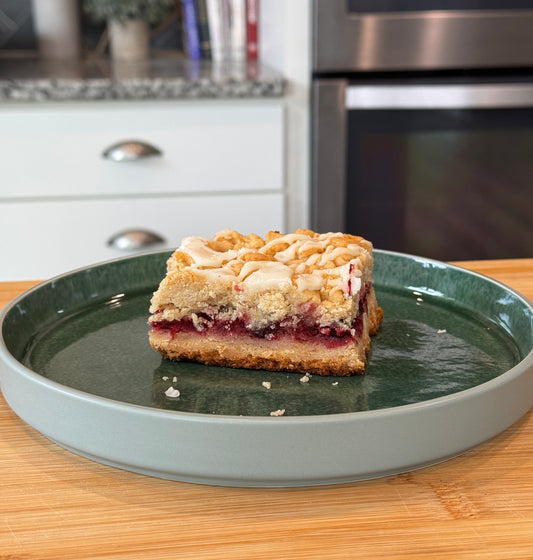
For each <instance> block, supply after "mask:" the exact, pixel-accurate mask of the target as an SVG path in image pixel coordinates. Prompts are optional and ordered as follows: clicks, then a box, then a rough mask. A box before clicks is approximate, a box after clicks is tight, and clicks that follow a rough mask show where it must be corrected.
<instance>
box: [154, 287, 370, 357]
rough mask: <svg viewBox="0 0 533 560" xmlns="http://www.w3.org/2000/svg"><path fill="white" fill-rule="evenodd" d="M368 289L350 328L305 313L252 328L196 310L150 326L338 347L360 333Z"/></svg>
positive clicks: (361, 333)
mask: <svg viewBox="0 0 533 560" xmlns="http://www.w3.org/2000/svg"><path fill="white" fill-rule="evenodd" d="M368 290H369V286H365V289H364V290H362V291H361V297H360V299H359V313H358V315H357V317H356V318H355V319H354V321H353V322H352V324H351V326H350V328H347V327H339V326H337V325H326V326H322V325H318V324H316V323H314V322H310V318H309V317H308V316H298V317H293V318H290V319H285V320H283V321H276V322H273V323H270V324H269V325H268V326H266V327H263V328H259V329H252V328H250V327H249V325H247V321H246V320H245V319H243V318H238V319H235V320H224V319H219V318H217V317H216V316H210V315H208V314H206V313H197V314H196V317H195V319H194V320H193V318H192V317H184V318H183V319H180V320H175V321H166V320H162V321H151V322H150V325H151V327H152V328H153V329H154V330H155V331H159V332H167V333H169V334H170V336H171V337H172V338H174V337H175V336H176V334H178V333H196V334H199V335H200V336H202V335H204V336H205V335H208V334H211V333H213V334H217V335H219V336H220V335H222V336H227V337H229V338H231V337H239V338H240V337H247V338H252V339H253V338H260V339H265V340H280V339H284V338H289V339H293V340H300V341H304V342H316V343H321V344H324V345H326V346H327V347H337V346H343V345H345V344H348V343H349V342H352V341H354V340H357V339H359V338H361V336H362V335H363V316H364V314H366V312H367V310H368V303H367V295H368Z"/></svg>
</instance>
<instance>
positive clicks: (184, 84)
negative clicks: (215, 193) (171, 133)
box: [0, 57, 284, 102]
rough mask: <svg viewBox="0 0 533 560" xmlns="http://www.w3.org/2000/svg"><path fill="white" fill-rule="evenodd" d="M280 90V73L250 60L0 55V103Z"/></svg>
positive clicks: (256, 95)
mask: <svg viewBox="0 0 533 560" xmlns="http://www.w3.org/2000/svg"><path fill="white" fill-rule="evenodd" d="M283 93H284V80H283V77H282V76H281V75H280V74H279V73H277V72H275V71H273V70H271V69H269V68H267V67H265V66H263V65H261V64H255V63H245V62H243V63H229V62H227V63H209V62H200V63H194V62H193V61H190V60H188V59H185V58H178V57H175V58H154V59H150V60H148V61H144V62H135V63H132V62H127V63H123V62H121V63H117V62H112V61H110V60H107V59H98V60H84V61H80V62H66V61H48V60H47V61H45V60H39V59H26V58H20V59H7V58H6V59H1V58H0V102H43V101H98V100H113V99H115V100H120V99H124V100H126V99H128V100H142V99H146V100H148V99H154V100H157V99H200V98H211V99H216V98H262V97H279V96H282V95H283Z"/></svg>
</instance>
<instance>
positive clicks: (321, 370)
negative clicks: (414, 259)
mask: <svg viewBox="0 0 533 560" xmlns="http://www.w3.org/2000/svg"><path fill="white" fill-rule="evenodd" d="M372 267H373V256H372V244H371V243H370V242H369V241H367V240H365V239H363V238H362V237H357V236H353V235H347V234H343V233H323V234H319V233H315V232H313V231H310V230H303V229H299V230H296V231H295V232H294V233H290V234H286V235H283V234H281V233H279V232H269V233H268V234H267V235H266V238H265V239H262V238H261V237H259V236H257V235H254V234H250V235H242V234H240V233H238V232H236V231H233V230H229V229H228V230H223V231H221V232H219V233H217V234H216V235H215V236H214V238H213V239H204V238H201V237H187V238H185V239H183V241H182V243H181V246H180V247H179V248H178V249H177V250H176V251H175V252H174V254H173V255H172V256H171V257H170V258H169V260H168V262H167V274H166V277H165V278H163V280H162V281H161V283H160V285H159V288H158V289H157V291H156V292H155V293H154V295H153V297H152V301H151V306H150V313H151V317H150V319H149V323H150V326H151V330H150V333H149V339H150V344H151V346H152V347H153V348H154V349H155V350H157V351H158V352H160V353H161V354H162V355H163V356H164V357H165V358H169V359H172V360H193V361H197V362H201V363H204V364H210V365H219V366H229V367H237V368H248V369H265V370H273V371H297V372H303V373H311V374H319V375H334V376H341V375H342V376H346V375H352V374H361V373H363V372H364V369H365V367H366V361H367V353H368V351H369V348H370V336H371V335H373V334H375V333H376V332H377V330H378V328H379V325H380V323H381V320H382V317H383V311H382V310H381V308H380V307H379V306H378V303H377V301H376V296H375V293H374V288H373V285H372V279H371V274H372Z"/></svg>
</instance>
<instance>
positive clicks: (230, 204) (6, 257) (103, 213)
mask: <svg viewBox="0 0 533 560" xmlns="http://www.w3.org/2000/svg"><path fill="white" fill-rule="evenodd" d="M282 215H283V198H282V195H281V194H279V193H271V194H251V195H241V194H233V195H213V196H183V197H180V196H162V197H149V198H141V197H137V198H124V199H111V200H107V199H100V200H96V199H95V200H69V201H55V202H46V201H45V202H43V201H38V202H11V203H4V204H0V224H1V225H0V230H2V232H4V233H3V234H4V235H7V236H8V237H7V238H4V239H6V240H7V241H8V242H7V243H6V242H4V241H3V242H2V244H3V246H4V247H3V249H2V266H1V270H0V276H1V279H2V280H21V279H45V278H50V277H52V276H56V275H58V274H61V273H63V272H67V271H69V270H71V269H74V268H79V267H82V266H85V265H89V264H93V263H96V262H100V261H103V260H108V259H112V258H117V257H121V256H128V255H130V254H132V253H131V252H130V251H121V250H118V249H115V248H113V247H111V246H110V245H109V244H108V242H109V240H110V239H111V238H113V237H114V236H116V234H120V233H123V232H128V231H149V232H151V233H156V234H157V235H158V236H160V237H161V238H162V239H163V242H162V243H160V244H156V245H153V246H150V247H146V248H145V250H155V249H160V248H161V249H162V248H165V247H167V248H175V247H176V246H177V245H178V244H179V242H180V240H181V238H182V237H184V236H188V235H208V236H212V235H213V234H214V233H216V232H217V231H219V230H221V229H224V228H227V227H231V228H232V229H238V230H240V231H241V232H242V233H250V232H254V233H259V234H261V235H264V234H265V233H266V232H267V231H268V230H269V229H277V230H281V229H282V228H283V224H282V219H281V217H282ZM15 233H16V235H15Z"/></svg>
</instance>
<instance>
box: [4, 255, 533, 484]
mask: <svg viewBox="0 0 533 560" xmlns="http://www.w3.org/2000/svg"><path fill="white" fill-rule="evenodd" d="M168 254H169V253H168V252H157V253H151V254H147V255H143V256H137V257H131V258H126V259H119V260H115V261H110V262H108V263H103V264H101V265H98V266H92V267H88V268H85V269H82V270H78V271H74V272H72V273H69V274H66V275H63V276H60V277H57V278H55V279H52V280H50V281H48V282H45V283H43V284H41V285H39V286H37V287H35V288H33V289H32V290H30V291H28V292H27V293H26V294H23V295H22V296H21V297H19V298H18V299H17V300H15V301H14V302H12V304H10V305H9V306H8V307H7V308H6V309H5V310H4V312H3V314H2V323H1V324H2V341H1V342H2V346H1V349H0V352H1V358H2V370H1V371H2V377H1V380H2V391H3V392H4V395H5V397H6V399H7V401H8V403H9V404H10V406H11V407H12V408H13V409H14V410H15V412H17V414H19V416H21V418H23V419H24V420H26V421H27V422H28V423H29V424H31V425H32V426H34V427H35V428H37V429H38V430H40V431H41V432H42V433H43V434H45V435H46V436H48V437H49V438H51V439H53V440H54V441H56V442H58V443H59V444H60V445H62V446H64V447H66V448H69V449H71V450H73V451H75V452H77V453H79V454H81V455H84V456H87V457H90V458H93V459H96V460H98V461H101V462H104V463H107V464H110V465H115V466H118V467H122V468H126V469H129V470H133V471H137V472H143V473H147V474H151V475H154V476H160V477H165V478H171V479H177V480H187V481H194V482H206V483H214V484H232V485H254V486H268V485H302V484H327V483H332V482H339V481H346V480H356V479H362V478H369V477H375V476H381V475H384V474H389V473H394V472H401V471H405V470H410V469H413V468H417V467H420V466H423V465H427V464H430V463H434V462H437V461H441V460H444V459H446V458H448V457H451V456H454V455H456V454H458V453H461V452H463V451H465V450H466V449H468V448H470V447H472V446H474V445H476V444H478V443H480V442H482V441H485V440H486V439H488V438H490V437H492V436H493V435H495V434H496V433H498V432H500V431H501V430H503V429H505V428H506V427H507V426H509V425H510V424H512V423H513V422H514V421H515V420H517V419H518V418H519V417H520V416H521V415H522V414H524V413H525V412H526V411H527V410H528V409H529V408H530V406H531V405H532V403H533V351H532V349H533V311H532V307H531V304H530V303H529V302H528V301H527V300H525V299H524V298H523V297H522V296H520V295H519V294H517V293H516V292H514V291H513V290H511V289H510V288H508V287H506V286H503V285H501V284H499V283H497V282H494V281H492V280H490V279H488V278H485V277H483V276H480V275H478V274H475V273H471V272H467V271H464V270H462V269H459V268H457V267H453V266H450V265H446V264H444V263H441V262H437V261H431V260H428V259H422V258H418V257H413V256H409V255H402V254H397V253H391V252H384V251H376V255H375V256H376V264H375V271H374V281H375V285H376V291H377V297H378V301H379V303H380V305H381V306H382V307H383V309H384V311H385V319H384V321H383V324H382V327H381V329H380V331H379V333H378V335H377V336H376V337H374V339H373V343H372V351H371V355H370V362H369V366H368V368H367V372H366V375H365V376H362V377H361V376H357V377H351V378H330V377H320V376H311V377H310V378H309V381H307V382H304V381H303V380H302V375H301V374H294V373H290V374H289V373H282V372H266V371H247V370H238V369H230V368H216V367H207V366H201V365H198V364H193V363H174V362H169V361H166V360H163V359H162V358H161V357H160V356H159V354H157V353H155V352H154V351H153V350H152V349H151V348H150V346H149V344H148V339H147V332H148V326H147V322H146V321H147V317H148V305H149V300H150V297H151V294H152V292H153V291H154V290H155V289H156V287H157V284H158V283H159V281H160V279H161V278H162V277H163V275H164V273H165V261H166V258H167V257H168ZM265 381H267V382H269V383H270V388H266V387H265V386H264V385H263V382H265ZM169 387H173V388H175V389H178V390H179V392H180V395H179V397H178V398H172V397H169V396H167V393H166V392H167V389H169ZM280 409H283V410H284V411H285V414H284V415H283V416H281V417H271V416H270V413H271V412H272V411H276V410H280Z"/></svg>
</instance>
